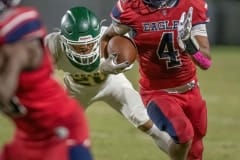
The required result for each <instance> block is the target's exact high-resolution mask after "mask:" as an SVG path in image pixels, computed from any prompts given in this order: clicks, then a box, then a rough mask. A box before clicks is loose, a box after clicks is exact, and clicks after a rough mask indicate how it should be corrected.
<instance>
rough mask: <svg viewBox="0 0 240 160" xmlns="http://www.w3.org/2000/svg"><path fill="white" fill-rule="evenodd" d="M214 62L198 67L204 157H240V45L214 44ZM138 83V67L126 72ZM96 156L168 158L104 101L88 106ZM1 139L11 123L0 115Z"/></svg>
mask: <svg viewBox="0 0 240 160" xmlns="http://www.w3.org/2000/svg"><path fill="white" fill-rule="evenodd" d="M212 58H213V66H212V68H211V69H210V70H208V71H200V70H199V80H200V85H201V88H202V93H203V96H204V97H205V99H206V101H207V104H208V133H207V136H206V137H205V141H204V143H205V151H204V160H226V159H228V160H239V155H240V143H239V142H240V136H239V135H240V122H239V121H238V118H237V117H239V113H240V107H239V104H240V85H239V82H240V67H239V66H240V47H214V48H212ZM126 74H127V76H128V77H129V78H130V79H131V80H132V81H133V83H134V86H135V87H138V85H137V78H138V75H137V67H135V68H134V69H133V70H131V71H129V72H127V73H126ZM87 115H88V119H89V124H90V129H91V137H92V149H93V153H94V156H95V159H96V160H168V158H167V157H166V156H165V155H164V154H163V153H162V152H160V151H159V150H158V149H157V147H156V146H155V144H154V143H153V142H152V140H151V139H150V138H149V137H148V136H146V135H145V134H143V133H141V132H140V131H138V130H137V129H135V128H134V127H133V126H131V125H130V124H129V123H128V122H127V121H126V120H125V119H124V118H122V117H121V116H120V115H119V114H117V113H116V112H115V111H113V110H112V109H111V108H109V107H108V106H107V105H106V104H104V103H101V102H100V103H95V104H94V105H93V106H91V107H90V108H89V109H88V110H87ZM0 131H1V132H0V143H1V144H2V143H3V142H5V141H6V140H8V139H9V136H10V135H11V133H12V126H11V124H9V122H8V120H6V119H5V118H3V117H0Z"/></svg>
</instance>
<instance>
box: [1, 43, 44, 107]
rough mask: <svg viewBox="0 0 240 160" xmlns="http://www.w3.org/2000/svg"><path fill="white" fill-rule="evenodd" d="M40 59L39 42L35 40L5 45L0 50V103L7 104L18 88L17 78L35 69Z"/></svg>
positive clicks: (40, 49)
mask: <svg viewBox="0 0 240 160" xmlns="http://www.w3.org/2000/svg"><path fill="white" fill-rule="evenodd" d="M41 57H42V48H41V42H40V41H39V40H38V39H37V40H27V41H21V42H17V43H14V44H5V45H3V46H1V48H0V59H2V60H3V61H2V64H1V68H0V83H1V84H2V85H1V86H0V102H1V103H2V104H8V102H9V101H10V99H11V98H12V97H13V96H14V93H15V91H16V88H17V86H18V76H19V74H20V72H21V71H23V70H30V69H35V68H37V67H38V66H39V64H40V62H41Z"/></svg>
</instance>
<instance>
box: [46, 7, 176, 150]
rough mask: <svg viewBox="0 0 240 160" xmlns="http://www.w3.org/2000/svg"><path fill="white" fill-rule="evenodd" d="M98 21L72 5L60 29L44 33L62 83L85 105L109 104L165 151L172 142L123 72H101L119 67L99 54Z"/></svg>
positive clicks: (99, 30) (100, 32)
mask: <svg viewBox="0 0 240 160" xmlns="http://www.w3.org/2000/svg"><path fill="white" fill-rule="evenodd" d="M101 23H102V22H99V20H98V19H97V17H96V15H95V14H94V13H93V12H92V11H90V10H89V9H87V8H85V7H74V8H71V9H69V10H68V11H67V12H66V13H65V15H64V16H63V17H62V21H61V30H60V31H59V32H53V33H50V34H49V35H47V37H46V39H45V44H46V45H47V46H48V47H49V49H50V52H51V53H52V54H53V56H54V58H55V63H56V65H57V68H58V69H60V70H63V71H64V78H63V80H64V83H65V86H66V87H67V88H68V90H69V91H70V93H71V94H72V95H73V96H74V97H76V99H77V100H79V101H80V102H81V104H82V105H83V106H84V107H85V108H87V107H88V106H90V105H91V104H92V103H93V102H96V101H104V102H105V103H107V104H109V106H111V107H112V108H114V109H115V110H117V111H119V113H121V114H122V115H123V116H124V117H125V118H126V119H127V120H128V121H129V122H131V123H132V124H133V125H134V126H135V127H137V128H139V129H140V130H141V131H143V132H145V133H147V134H149V135H150V136H151V137H152V138H153V139H154V141H155V143H156V144H157V145H158V147H159V148H161V149H163V150H164V148H166V147H167V146H168V145H169V143H171V140H170V137H169V136H168V134H166V133H165V132H162V131H160V130H158V129H157V128H156V126H155V125H153V123H152V121H151V120H150V119H149V117H148V115H147V112H146V109H145V107H144V105H143V102H142V100H141V98H140V96H139V94H138V92H137V91H136V90H135V89H134V88H133V87H132V84H131V83H130V82H129V80H128V79H127V78H126V77H125V76H124V74H123V73H119V74H117V75H113V74H107V73H103V72H101V71H100V68H101V67H100V66H101V65H105V67H106V66H108V65H113V66H111V68H121V67H122V66H121V65H117V64H114V63H111V62H112V61H113V60H114V58H116V57H109V59H106V60H105V59H104V58H101V57H100V53H99V40H100V38H101V35H102V33H103V32H104V30H105V29H106V28H107V27H102V26H101ZM109 62H110V63H109ZM160 137H161V138H160Z"/></svg>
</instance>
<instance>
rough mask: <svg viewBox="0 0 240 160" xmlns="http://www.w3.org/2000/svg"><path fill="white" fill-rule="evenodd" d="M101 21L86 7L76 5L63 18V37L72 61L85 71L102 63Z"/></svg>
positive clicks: (67, 53)
mask: <svg viewBox="0 0 240 160" xmlns="http://www.w3.org/2000/svg"><path fill="white" fill-rule="evenodd" d="M101 35H102V33H101V22H99V20H98V18H97V17H96V15H95V14H94V13H93V12H92V11H91V10H89V9H87V8H85V7H74V8H71V9H69V10H67V12H66V13H65V14H64V16H63V17H62V20H61V37H62V39H63V43H64V46H65V49H66V55H67V57H68V59H69V60H70V62H71V63H72V64H73V65H75V66H77V67H78V68H80V69H82V70H85V71H88V72H90V71H92V70H94V69H96V68H97V67H98V65H99V63H100V55H99V40H100V37H101Z"/></svg>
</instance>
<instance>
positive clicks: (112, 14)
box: [110, 6, 121, 22]
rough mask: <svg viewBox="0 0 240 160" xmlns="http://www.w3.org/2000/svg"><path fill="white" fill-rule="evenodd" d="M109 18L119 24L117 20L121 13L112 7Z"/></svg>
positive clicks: (115, 7)
mask: <svg viewBox="0 0 240 160" xmlns="http://www.w3.org/2000/svg"><path fill="white" fill-rule="evenodd" d="M110 16H111V18H112V19H113V20H114V21H116V22H119V18H120V16H121V12H120V10H119V9H118V7H117V6H114V7H113V9H112V12H111V14H110Z"/></svg>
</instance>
